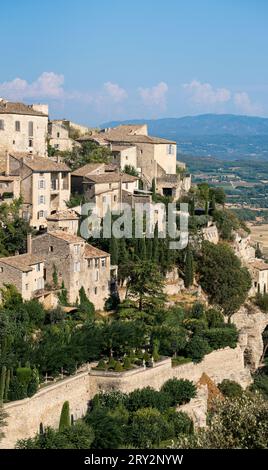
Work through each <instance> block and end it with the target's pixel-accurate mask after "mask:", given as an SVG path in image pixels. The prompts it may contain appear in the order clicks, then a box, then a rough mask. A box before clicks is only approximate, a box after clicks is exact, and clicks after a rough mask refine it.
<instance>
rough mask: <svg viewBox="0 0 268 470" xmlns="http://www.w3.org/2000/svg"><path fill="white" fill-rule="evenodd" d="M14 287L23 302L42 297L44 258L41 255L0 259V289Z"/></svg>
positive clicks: (28, 254)
mask: <svg viewBox="0 0 268 470" xmlns="http://www.w3.org/2000/svg"><path fill="white" fill-rule="evenodd" d="M5 284H12V285H14V286H15V287H16V288H17V290H18V292H19V293H20V294H21V295H22V298H23V299H24V300H30V299H33V298H39V297H42V296H44V256H43V255H41V254H35V255H32V254H30V253H26V254H24V255H17V256H9V257H7V258H0V288H1V287H4V285H5Z"/></svg>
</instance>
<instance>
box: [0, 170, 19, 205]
mask: <svg viewBox="0 0 268 470" xmlns="http://www.w3.org/2000/svg"><path fill="white" fill-rule="evenodd" d="M19 197H20V177H19V176H1V175H0V203H1V202H9V201H12V200H13V199H18V198H19Z"/></svg>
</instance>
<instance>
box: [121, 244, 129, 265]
mask: <svg viewBox="0 0 268 470" xmlns="http://www.w3.org/2000/svg"><path fill="white" fill-rule="evenodd" d="M118 259H119V263H120V264H127V262H128V259H129V256H128V251H127V246H126V239H125V238H121V240H119V256H118Z"/></svg>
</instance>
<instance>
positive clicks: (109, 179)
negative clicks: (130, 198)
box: [86, 172, 139, 183]
mask: <svg viewBox="0 0 268 470" xmlns="http://www.w3.org/2000/svg"><path fill="white" fill-rule="evenodd" d="M86 179H87V180H90V181H93V182H94V183H119V181H120V180H121V181H122V183H132V182H133V181H137V180H138V179H139V177H138V176H132V175H127V174H126V173H117V172H110V173H101V174H100V175H88V176H86Z"/></svg>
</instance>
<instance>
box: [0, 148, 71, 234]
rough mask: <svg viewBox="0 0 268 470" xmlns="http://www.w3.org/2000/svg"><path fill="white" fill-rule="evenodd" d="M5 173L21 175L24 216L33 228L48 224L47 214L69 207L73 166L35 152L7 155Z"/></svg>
mask: <svg viewBox="0 0 268 470" xmlns="http://www.w3.org/2000/svg"><path fill="white" fill-rule="evenodd" d="M6 173H7V174H8V175H9V176H17V177H19V178H20V195H21V196H22V197H23V214H22V215H23V217H24V218H26V219H27V220H29V221H30V224H31V226H33V227H34V228H37V229H39V228H44V227H46V226H47V219H46V217H47V216H49V215H50V214H51V213H53V212H56V211H57V210H64V209H66V202H67V201H68V200H69V199H70V191H71V181H70V169H69V168H68V167H67V166H66V165H65V164H64V163H57V162H53V161H52V160H51V159H49V158H45V157H38V156H36V155H27V154H26V155H24V154H23V155H21V154H14V155H13V154H12V155H8V164H7V170H6Z"/></svg>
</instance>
